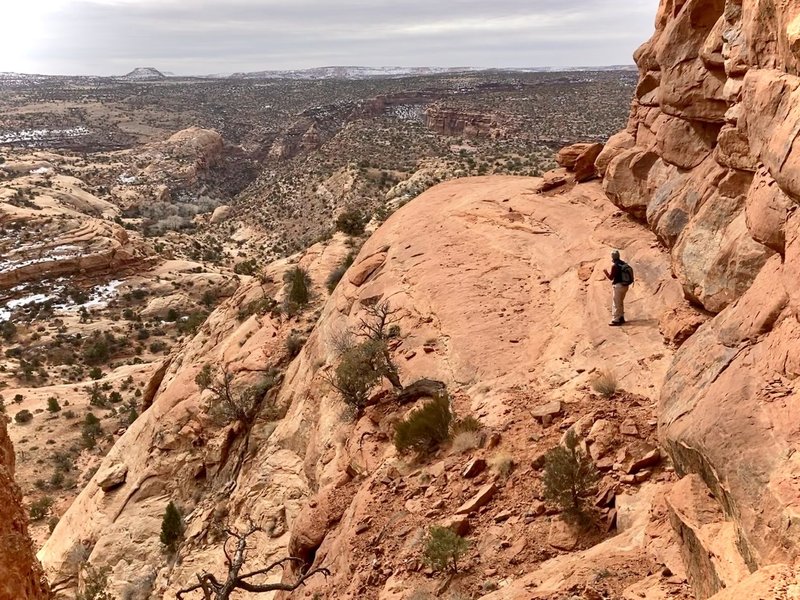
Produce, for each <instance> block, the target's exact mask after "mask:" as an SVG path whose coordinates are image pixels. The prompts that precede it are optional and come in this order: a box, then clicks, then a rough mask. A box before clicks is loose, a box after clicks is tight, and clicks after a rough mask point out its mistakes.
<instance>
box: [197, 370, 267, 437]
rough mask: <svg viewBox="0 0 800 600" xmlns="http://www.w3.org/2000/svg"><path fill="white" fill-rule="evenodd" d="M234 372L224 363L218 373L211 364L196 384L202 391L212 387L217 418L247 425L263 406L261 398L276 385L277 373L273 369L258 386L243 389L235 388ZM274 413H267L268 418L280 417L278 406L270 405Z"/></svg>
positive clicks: (212, 412)
mask: <svg viewBox="0 0 800 600" xmlns="http://www.w3.org/2000/svg"><path fill="white" fill-rule="evenodd" d="M234 377H235V375H234V373H232V372H231V371H230V370H228V366H227V365H225V366H223V367H222V369H221V370H220V371H219V372H215V371H214V369H213V368H212V366H211V365H210V364H206V365H203V368H202V369H201V370H200V372H199V373H198V374H197V376H196V377H195V378H194V381H195V383H196V384H197V386H198V387H199V388H200V389H201V390H209V391H211V392H212V393H213V395H214V401H213V402H212V404H211V407H210V410H209V414H210V415H211V416H212V418H213V419H214V421H215V422H216V423H217V424H218V425H220V426H225V425H228V424H230V423H232V422H234V421H240V422H241V423H244V424H246V425H249V424H251V423H252V422H253V421H254V420H255V417H256V414H257V413H258V412H259V411H260V410H265V408H264V407H262V401H263V399H264V397H265V396H266V394H267V392H268V391H269V390H270V388H272V387H273V386H274V385H275V378H276V377H277V373H275V372H273V371H270V372H267V373H265V374H264V376H263V377H262V379H261V380H260V381H259V382H258V383H256V384H255V385H250V386H247V387H244V388H241V389H235V388H234V385H233V380H234ZM271 412H272V413H274V414H271V415H270V414H268V415H266V418H267V419H269V420H273V419H275V418H278V417H279V415H278V411H277V409H276V407H271Z"/></svg>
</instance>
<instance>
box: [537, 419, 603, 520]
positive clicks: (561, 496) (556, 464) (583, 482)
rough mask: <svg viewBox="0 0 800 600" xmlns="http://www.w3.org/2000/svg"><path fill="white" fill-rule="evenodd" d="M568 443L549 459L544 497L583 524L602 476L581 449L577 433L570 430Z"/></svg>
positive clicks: (566, 514)
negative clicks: (592, 494) (588, 502)
mask: <svg viewBox="0 0 800 600" xmlns="http://www.w3.org/2000/svg"><path fill="white" fill-rule="evenodd" d="M565 443H566V446H557V447H555V448H553V449H552V450H550V452H548V453H547V455H546V456H545V463H544V475H543V476H542V483H543V484H544V496H545V498H547V499H548V500H551V501H553V502H555V503H556V504H557V505H558V506H559V507H560V508H561V509H562V510H563V511H564V513H565V516H566V517H567V518H569V519H573V520H582V519H583V518H584V517H585V516H586V509H587V500H586V499H587V497H588V496H589V495H590V494H591V492H592V488H593V486H594V485H595V484H596V483H597V481H598V479H599V475H598V473H597V469H595V466H594V463H593V462H592V459H591V458H590V457H589V456H587V455H586V454H585V453H584V452H581V450H580V448H579V447H578V436H577V435H575V431H574V430H572V429H570V430H568V432H567V436H566V440H565Z"/></svg>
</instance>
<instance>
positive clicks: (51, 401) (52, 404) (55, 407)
mask: <svg viewBox="0 0 800 600" xmlns="http://www.w3.org/2000/svg"><path fill="white" fill-rule="evenodd" d="M47 410H48V411H49V412H51V413H57V412H58V411H60V410H61V405H60V404H59V403H58V399H57V398H56V397H55V396H50V397H49V398H48V399H47Z"/></svg>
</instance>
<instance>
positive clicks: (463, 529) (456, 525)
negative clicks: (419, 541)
mask: <svg viewBox="0 0 800 600" xmlns="http://www.w3.org/2000/svg"><path fill="white" fill-rule="evenodd" d="M440 526H441V527H446V528H447V529H449V530H451V531H452V532H453V533H455V534H456V535H460V536H464V535H466V534H467V532H468V531H469V518H468V517H467V515H454V516H452V517H449V518H447V519H445V520H444V521H442V522H441V523H440Z"/></svg>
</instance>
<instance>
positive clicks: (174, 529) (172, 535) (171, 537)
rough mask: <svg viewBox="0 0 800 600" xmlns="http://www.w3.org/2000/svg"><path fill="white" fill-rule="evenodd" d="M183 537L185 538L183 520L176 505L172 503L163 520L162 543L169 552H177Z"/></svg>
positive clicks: (168, 505)
mask: <svg viewBox="0 0 800 600" xmlns="http://www.w3.org/2000/svg"><path fill="white" fill-rule="evenodd" d="M181 537H183V519H181V513H180V512H179V511H178V507H177V506H175V503H174V502H170V503H169V504H167V508H166V510H165V511H164V517H163V518H162V520H161V543H162V544H164V546H165V547H166V549H167V551H169V552H175V549H176V548H177V545H178V542H179V541H180V539H181Z"/></svg>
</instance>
